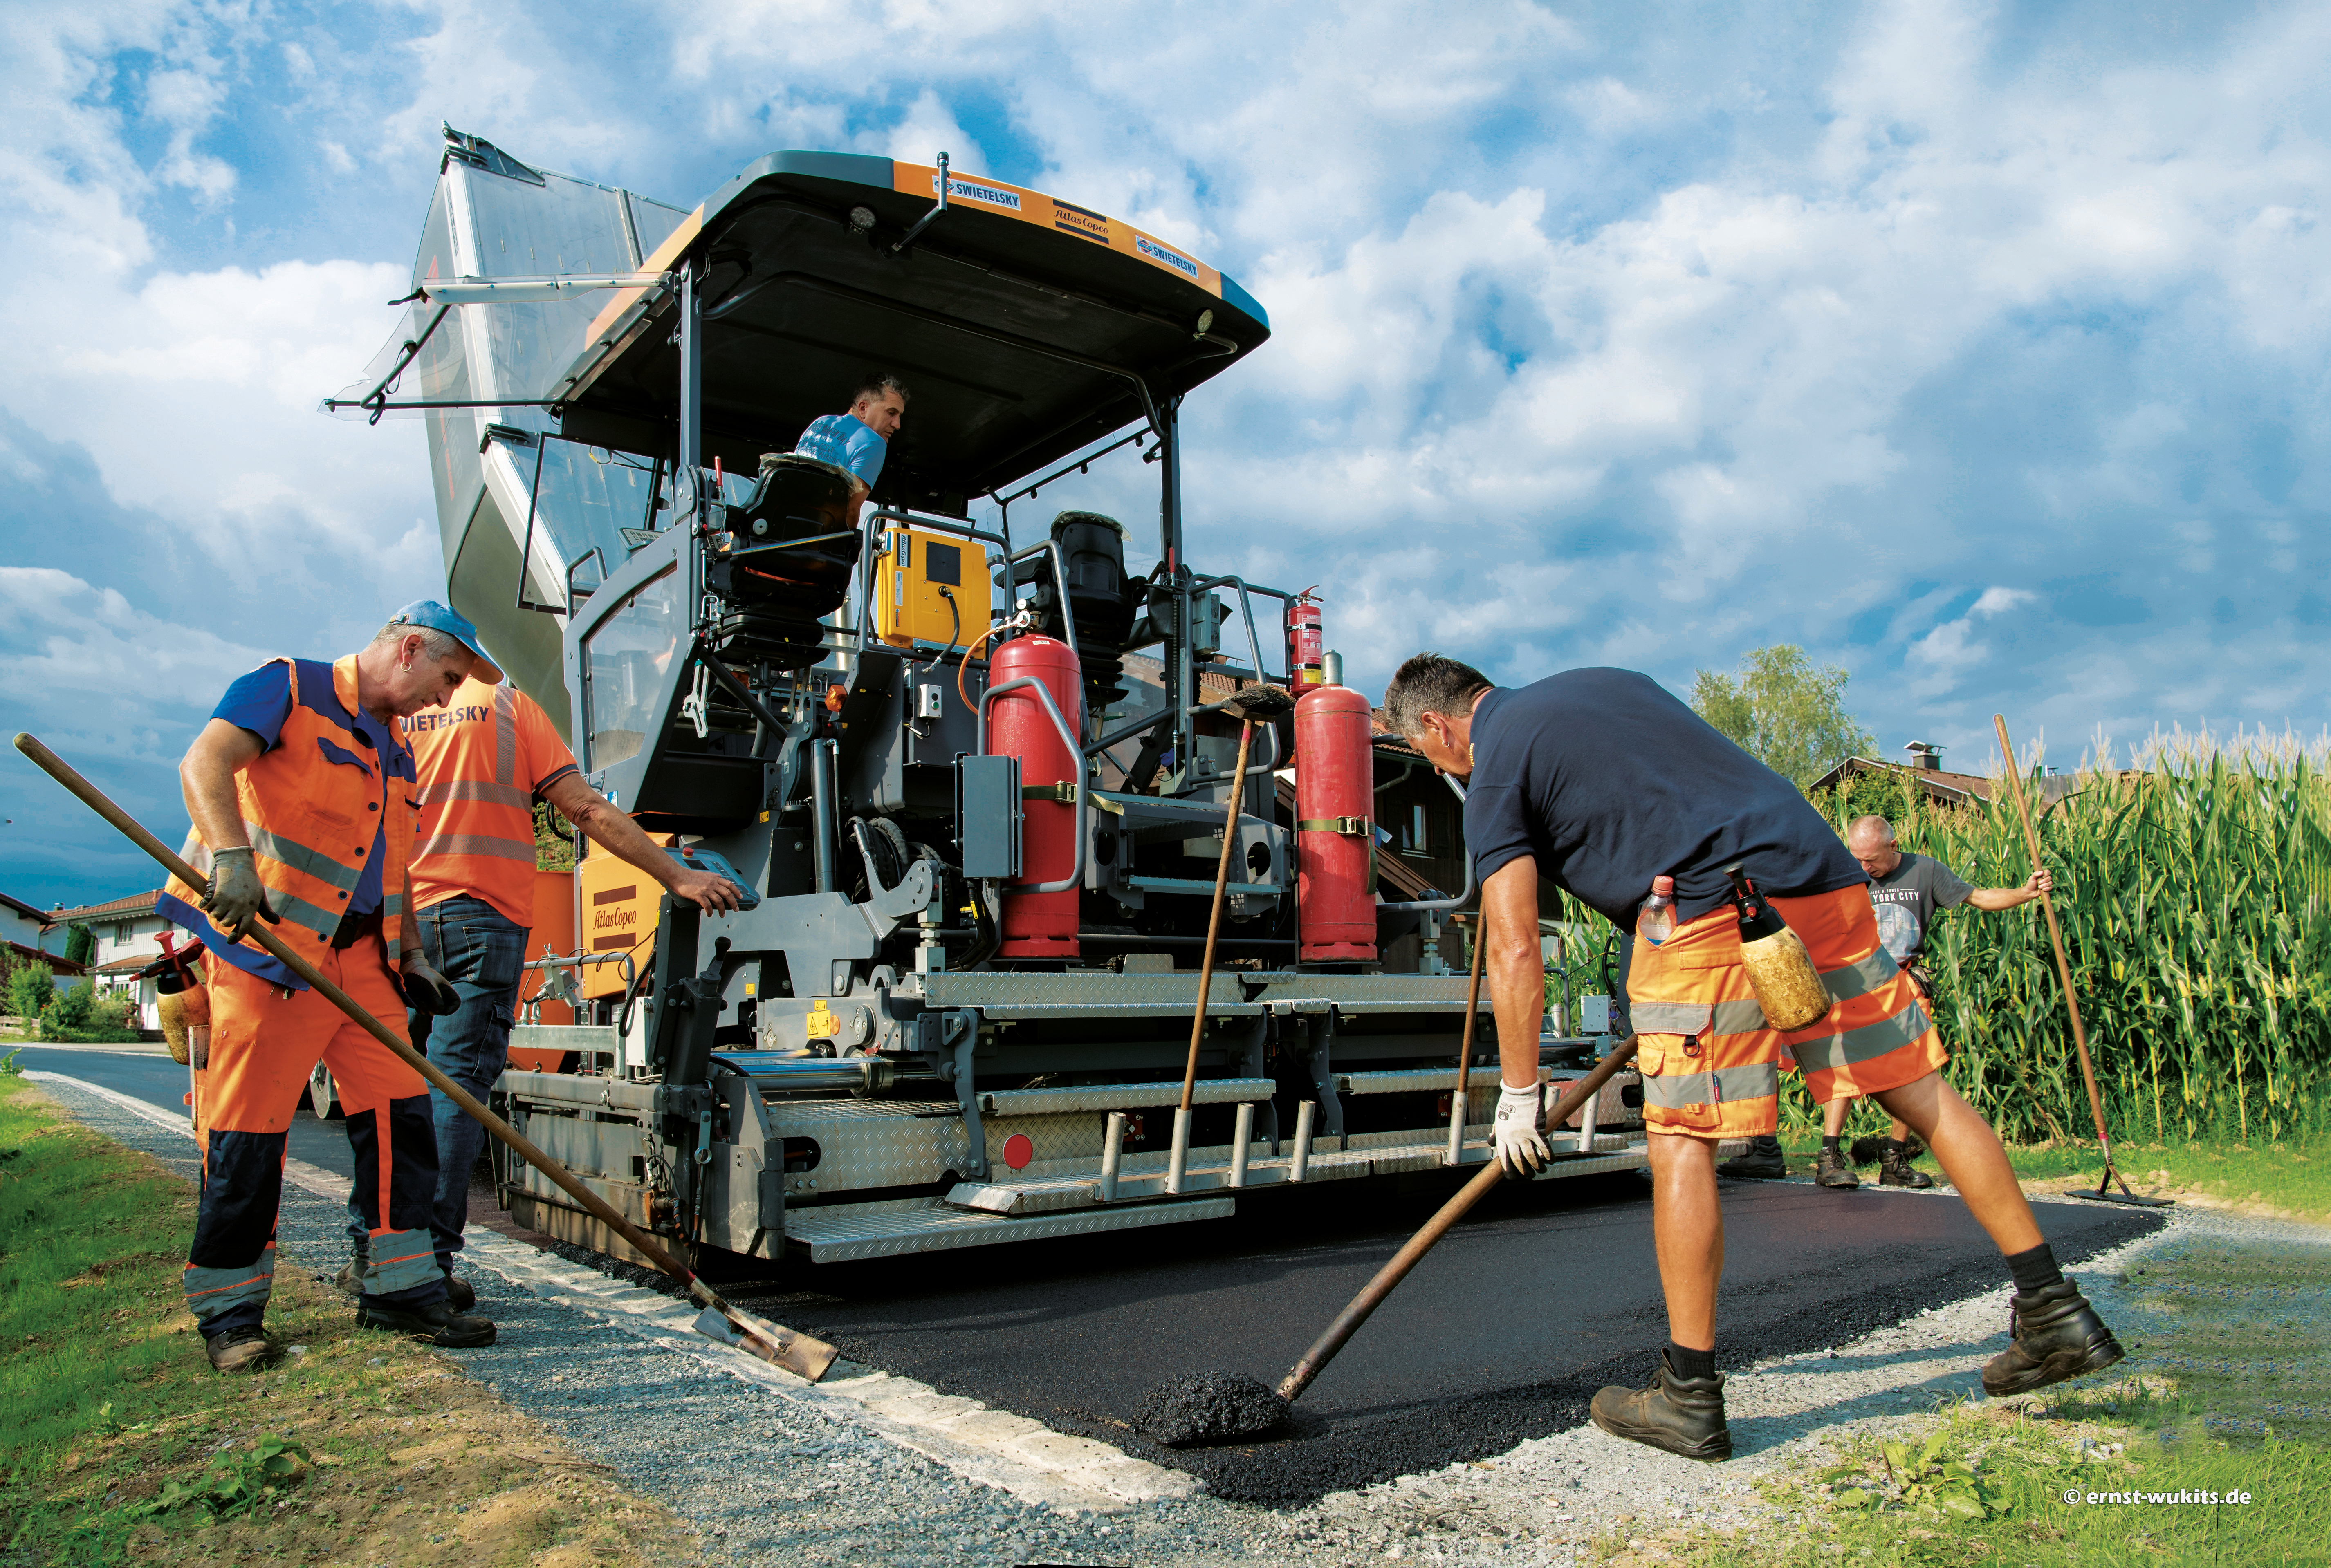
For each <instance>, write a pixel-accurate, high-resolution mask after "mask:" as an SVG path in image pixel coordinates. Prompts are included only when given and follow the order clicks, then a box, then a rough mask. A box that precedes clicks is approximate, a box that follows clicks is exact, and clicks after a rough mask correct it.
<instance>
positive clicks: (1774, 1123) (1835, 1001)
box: [1627, 887, 1950, 1138]
mask: <svg viewBox="0 0 2331 1568" xmlns="http://www.w3.org/2000/svg"><path fill="white" fill-rule="evenodd" d="M1772 905H1773V908H1774V911H1775V912H1777V913H1778V914H1779V915H1780V917H1781V918H1782V919H1784V920H1785V921H1787V922H1788V923H1789V927H1790V929H1791V930H1793V931H1794V932H1795V933H1796V934H1797V936H1799V937H1800V938H1801V939H1802V940H1803V942H1804V945H1805V948H1806V951H1808V952H1809V953H1811V954H1812V960H1813V967H1814V968H1815V969H1817V970H1819V971H1820V972H1821V977H1822V984H1824V985H1826V986H1827V987H1828V988H1829V993H1830V998H1831V1007H1830V1011H1829V1016H1827V1017H1826V1018H1824V1019H1822V1021H1821V1022H1819V1023H1816V1024H1814V1025H1813V1026H1812V1028H1810V1029H1800V1030H1796V1031H1792V1032H1790V1033H1786V1034H1784V1033H1782V1032H1781V1031H1778V1030H1776V1029H1773V1028H1770V1027H1769V1026H1767V1025H1766V1023H1765V1013H1764V1011H1763V1010H1762V1009H1761V1008H1759V1007H1758V1006H1757V1005H1756V993H1755V990H1754V989H1753V988H1751V987H1750V985H1749V984H1748V971H1747V969H1746V967H1745V966H1744V965H1742V963H1741V961H1740V924H1739V918H1738V917H1737V916H1736V914H1735V913H1734V912H1733V909H1732V907H1731V906H1730V905H1728V904H1727V905H1724V906H1722V907H1720V908H1715V909H1711V910H1709V911H1708V913H1707V914H1705V915H1701V916H1699V917H1697V918H1695V919H1692V920H1690V921H1689V922H1687V923H1686V924H1684V925H1682V926H1680V927H1677V928H1676V932H1675V935H1674V936H1670V937H1669V938H1668V939H1667V940H1666V941H1665V942H1662V943H1660V945H1659V946H1657V947H1654V946H1651V945H1650V944H1649V943H1647V942H1638V943H1637V944H1636V945H1635V948H1634V954H1633V956H1632V959H1631V960H1630V961H1629V965H1628V969H1627V1020H1628V1022H1630V1023H1632V1024H1633V1025H1634V1027H1635V1031H1636V1033H1637V1036H1638V1041H1639V1043H1638V1045H1637V1048H1636V1050H1637V1054H1636V1058H1635V1065H1636V1067H1637V1068H1638V1069H1640V1070H1641V1073H1642V1075H1643V1125H1644V1126H1645V1128H1646V1129H1647V1130H1649V1131H1651V1132H1654V1133H1680V1134H1684V1135H1686V1136H1691V1137H1699V1138H1743V1137H1754V1136H1757V1135H1759V1134H1763V1133H1769V1132H1772V1131H1774V1129H1775V1128H1777V1127H1778V1126H1780V1091H1781V1076H1780V1075H1781V1066H1782V1064H1783V1062H1784V1061H1787V1060H1793V1063H1794V1065H1796V1066H1797V1067H1799V1068H1802V1069H1803V1070H1804V1075H1805V1087H1806V1088H1808V1089H1809V1090H1811V1091H1812V1098H1814V1099H1815V1100H1816V1101H1819V1102H1821V1103H1822V1104H1827V1103H1828V1102H1829V1101H1831V1100H1833V1099H1844V1098H1849V1097H1851V1096H1854V1095H1871V1094H1880V1093H1883V1092H1884V1091H1885V1090H1887V1089H1889V1088H1901V1087H1902V1086H1903V1085H1904V1084H1908V1083H1916V1082H1917V1080H1918V1079H1921V1078H1924V1077H1925V1076H1926V1075H1927V1074H1928V1073H1930V1072H1934V1071H1936V1069H1939V1068H1941V1067H1942V1066H1943V1064H1944V1063H1946V1062H1947V1061H1948V1060H1950V1056H1949V1053H1948V1052H1946V1051H1945V1050H1944V1049H1943V1042H1942V1039H1941V1037H1940V1036H1939V1035H1937V1034H1936V1032H1935V1029H1934V1025H1933V1024H1932V1023H1931V1022H1929V1021H1928V1019H1927V1010H1926V1008H1925V1006H1924V1005H1923V1004H1922V1003H1921V1002H1920V1000H1919V997H1918V993H1917V989H1916V988H1915V987H1914V986H1913V985H1912V984H1911V983H1910V977H1909V976H1908V975H1907V974H1904V973H1903V972H1902V971H1901V969H1900V968H1899V967H1898V966H1897V965H1896V964H1895V962H1894V960H1893V958H1892V957H1891V956H1890V955H1889V954H1888V953H1887V951H1886V949H1885V948H1884V947H1882V946H1879V942H1878V920H1877V917H1875V916H1874V915H1872V914H1871V912H1870V889H1868V888H1866V887H1853V888H1840V889H1837V890H1836V891H1835V892H1833V893H1816V894H1813V895H1812V896H1810V897H1807V898H1774V899H1773V900H1772Z"/></svg>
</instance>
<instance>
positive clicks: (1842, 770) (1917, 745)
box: [1806, 740, 2132, 806]
mask: <svg viewBox="0 0 2331 1568" xmlns="http://www.w3.org/2000/svg"><path fill="white" fill-rule="evenodd" d="M1902 749H1903V750H1905V751H1907V752H1908V753H1909V754H1910V760H1909V761H1908V763H1892V762H1881V761H1879V759H1878V758H1876V757H1870V756H1850V757H1847V758H1846V759H1845V760H1844V761H1843V762H1841V763H1839V764H1838V765H1836V766H1835V767H1833V768H1831V769H1830V770H1829V772H1827V773H1825V774H1822V775H1821V777H1819V778H1817V779H1815V780H1813V782H1812V787H1811V788H1810V789H1809V790H1808V791H1807V792H1806V793H1808V794H1821V793H1822V791H1824V790H1834V789H1840V788H1842V787H1844V786H1845V785H1847V784H1851V782H1852V781H1853V780H1855V779H1857V778H1860V777H1863V776H1865V775H1868V774H1877V775H1879V776H1881V777H1885V778H1890V779H1894V780H1897V781H1898V782H1900V783H1903V784H1908V786H1910V787H1911V788H1913V789H1916V790H1917V792H1918V793H1919V794H1922V795H1924V796H1925V797H1926V799H1927V803H1928V804H1930V805H1944V806H1964V805H1971V804H1974V803H1976V802H1979V801H1988V800H1991V799H1993V796H1994V793H1995V792H1996V791H1997V790H1998V788H1999V782H2000V781H1999V778H1998V776H1997V775H1994V774H1974V773H1952V772H1950V771H1949V770H1947V769H1946V768H1945V767H1944V766H1943V748H1942V747H1941V746H1930V745H1928V744H1927V742H1925V741H1923V740H1914V741H1911V742H1910V743H1909V744H1908V745H1907V746H1904V747H1903V748H1902ZM2127 776H2132V775H2131V773H2130V770H2127V769H2114V770H2112V771H2111V772H2109V773H2107V774H2097V773H2088V772H2084V773H2049V774H2042V775H2041V777H2039V778H2037V779H2033V780H2031V782H2030V783H2029V784H2027V786H2026V788H2027V789H2028V790H2029V791H2030V794H2027V795H2026V796H2025V798H2026V799H2027V800H2029V801H2031V803H2032V804H2034V805H2035V806H2045V805H2053V804H2054V803H2056V802H2058V801H2060V800H2062V799H2063V798H2064V797H2065V796H2066V795H2069V794H2072V793H2073V792H2074V791H2075V790H2080V789H2086V788H2087V787H2088V785H2089V784H2094V783H2096V782H2097V780H2098V778H2099V777H2107V778H2121V777H2127Z"/></svg>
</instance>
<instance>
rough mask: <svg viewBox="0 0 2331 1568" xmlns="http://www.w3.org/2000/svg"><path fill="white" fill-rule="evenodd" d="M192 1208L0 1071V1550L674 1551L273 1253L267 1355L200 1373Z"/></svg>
mask: <svg viewBox="0 0 2331 1568" xmlns="http://www.w3.org/2000/svg"><path fill="white" fill-rule="evenodd" d="M194 1213H195V1203H194V1194H193V1193H192V1191H191V1189H190V1188H189V1187H188V1185H187V1183H185V1182H184V1181H182V1180H180V1179H179V1178H177V1177H176V1176H174V1175H172V1174H170V1173H169V1172H167V1171H166V1170H164V1169H163V1168H162V1167H161V1166H160V1165H159V1164H157V1163H156V1162H155V1161H153V1160H152V1159H150V1158H148V1157H147V1156H146V1155H141V1154H137V1153H134V1152H132V1151H130V1150H128V1149H124V1148H122V1147H121V1146H120V1145H117V1144H114V1143H111V1142H109V1140H107V1139H105V1138H103V1137H100V1136H98V1135H96V1134H94V1133H92V1132H90V1131H89V1130H88V1129H86V1128H84V1127H81V1126H78V1125H77V1124H75V1123H73V1122H72V1121H71V1120H70V1119H68V1118H67V1117H63V1116H62V1115H61V1114H60V1113H59V1112H58V1111H57V1110H56V1109H55V1108H54V1107H52V1105H50V1104H48V1103H47V1102H46V1101H45V1100H44V1099H43V1097H42V1096H41V1095H40V1094H39V1093H38V1092H37V1090H34V1089H33V1088H32V1087H31V1086H29V1085H27V1084H26V1083H25V1082H24V1079H22V1078H21V1077H14V1076H9V1075H6V1074H0V1345H5V1355H0V1430H5V1431H6V1432H7V1433H8V1440H7V1442H6V1444H5V1448H0V1563H6V1564H9V1565H11V1568H13V1565H14V1564H17V1563H24V1564H27V1565H30V1564H47V1563H58V1564H62V1563H71V1564H74V1565H75V1568H81V1565H83V1564H91V1565H94V1564H109V1563H130V1562H135V1563H140V1564H149V1563H152V1564H172V1565H176V1564H184V1565H187V1568H196V1565H199V1568H209V1565H210V1564H213V1563H227V1562H242V1561H258V1560H280V1561H285V1562H330V1563H365V1564H375V1563H379V1564H395V1565H397V1568H404V1565H406V1564H414V1565H419V1564H424V1563H425V1564H432V1565H434V1564H441V1563H462V1564H464V1565H465V1568H520V1565H522V1564H532V1563H538V1562H542V1561H544V1560H546V1554H548V1555H549V1556H550V1557H552V1558H554V1559H555V1560H557V1561H560V1562H573V1563H596V1564H603V1565H606V1568H652V1565H661V1564H669V1563H675V1562H678V1561H680V1560H682V1559H686V1560H690V1561H693V1560H694V1551H693V1548H692V1546H691V1544H690V1543H691V1541H692V1537H691V1536H690V1534H689V1532H688V1530H687V1529H686V1527H685V1526H683V1525H680V1522H679V1521H678V1520H677V1519H675V1518H673V1517H672V1516H671V1514H670V1513H669V1512H668V1511H667V1510H664V1509H662V1508H661V1507H660V1506H657V1505H654V1504H652V1503H648V1502H646V1501H644V1500H643V1499H641V1498H639V1497H635V1496H633V1495H632V1494H630V1493H627V1492H626V1491H624V1490H623V1488H622V1487H620V1486H618V1485H616V1484H615V1483H614V1478H612V1477H611V1476H595V1475H591V1474H589V1472H590V1471H592V1470H594V1469H604V1467H600V1466H595V1465H593V1464H592V1463H591V1461H589V1460H587V1459H583V1458H582V1457H581V1456H577V1455H576V1454H574V1453H573V1452H572V1451H571V1450H569V1449H566V1446H565V1445H564V1444H563V1443H562V1442H560V1441H559V1440H557V1438H556V1437H555V1436H554V1435H553V1434H551V1433H549V1432H548V1431H546V1430H543V1429H542V1428H541V1427H540V1426H539V1425H538V1424H537V1423H534V1422H532V1421H528V1420H527V1419H526V1418H525V1417H523V1416H520V1415H519V1414H518V1412H516V1411H513V1410H511V1409H510V1408H509V1406H507V1405H505V1404H503V1403H502V1402H500V1401H499V1398H498V1397H497V1396H496V1395H495V1394H494V1393H493V1392H492V1391H491V1390H490V1389H487V1388H485V1387H483V1386H482V1385H480V1384H479V1383H473V1382H471V1380H469V1379H468V1378H466V1377H464V1376H462V1375H461V1372H460V1369H459V1368H458V1367H457V1366H455V1365H454V1364H452V1362H450V1361H449V1360H448V1359H447V1358H445V1357H443V1356H442V1355H440V1354H438V1353H436V1352H434V1351H433V1350H430V1349H428V1348H426V1347H425V1346H423V1345H418V1344H415V1343H414V1342H413V1341H410V1340H407V1339H405V1338H404V1337H402V1336H400V1335H391V1334H381V1333H377V1332H373V1331H369V1330H362V1329H358V1328H357V1327H356V1326H355V1316H356V1315H355V1314H354V1313H353V1312H352V1311H350V1310H349V1307H348V1304H347V1301H346V1300H345V1299H344V1298H342V1297H338V1296H337V1295H335V1294H334V1293H333V1291H332V1289H331V1288H330V1286H329V1284H328V1282H327V1281H325V1280H324V1279H322V1278H320V1277H319V1276H316V1275H314V1274H311V1273H308V1272H306V1271H303V1270H302V1269H300V1268H299V1267H298V1266H296V1265H292V1264H288V1263H287V1264H285V1265H283V1266H281V1267H279V1268H278V1269H277V1272H276V1277H275V1291H274V1298H273V1299H272V1301H271V1302H270V1304H269V1307H268V1329H269V1332H270V1335H271V1337H272V1338H273V1339H274V1340H275V1341H276V1342H277V1345H278V1346H279V1348H281V1349H282V1352H283V1354H281V1357H280V1359H278V1360H277V1361H276V1362H275V1363H274V1364H272V1365H271V1367H269V1368H268V1369H267V1370H265V1371H264V1372H262V1373H245V1374H239V1375H237V1376H234V1377H222V1376H221V1375H219V1374H218V1373H214V1372H213V1371H212V1370H211V1367H210V1364H209V1362H208V1360H207V1359H206V1358H205V1356H204V1354H203V1349H202V1343H201V1340H200V1337H199V1336H198V1335H196V1334H195V1327H194V1320H193V1318H192V1317H190V1316H188V1315H187V1313H186V1306H185V1302H184V1299H183V1297H181V1294H180V1278H179V1273H180V1269H181V1267H182V1260H183V1259H184V1258H185V1257H186V1239H187V1236H188V1234H189V1233H190V1231H192V1229H193V1224H194ZM293 1345H297V1346H298V1347H299V1348H300V1351H301V1352H302V1353H303V1354H290V1348H289V1347H290V1346H293ZM578 1471H580V1472H582V1473H581V1474H579V1475H578Z"/></svg>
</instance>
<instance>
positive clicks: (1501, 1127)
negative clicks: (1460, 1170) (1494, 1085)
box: [1496, 1084, 1554, 1181]
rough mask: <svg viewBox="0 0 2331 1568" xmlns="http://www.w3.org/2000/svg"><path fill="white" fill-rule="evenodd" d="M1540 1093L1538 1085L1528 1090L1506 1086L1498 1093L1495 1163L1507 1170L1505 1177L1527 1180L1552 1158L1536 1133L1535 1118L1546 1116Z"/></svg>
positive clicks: (1543, 1168) (1544, 1141) (1544, 1138)
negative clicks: (1496, 1157)
mask: <svg viewBox="0 0 2331 1568" xmlns="http://www.w3.org/2000/svg"><path fill="white" fill-rule="evenodd" d="M1542 1093H1543V1091H1542V1090H1541V1089H1540V1088H1539V1086H1538V1085H1537V1084H1532V1085H1530V1086H1529V1087H1528V1088H1514V1087H1513V1085H1511V1084H1506V1085H1503V1086H1501V1087H1500V1088H1499V1090H1498V1118H1497V1123H1496V1126H1497V1134H1498V1164H1501V1165H1503V1166H1504V1167H1505V1168H1506V1174H1507V1175H1508V1176H1513V1177H1516V1178H1518V1179H1520V1180H1525V1181H1527V1179H1528V1178H1530V1177H1532V1176H1535V1175H1537V1174H1538V1173H1539V1172H1540V1171H1543V1170H1545V1169H1546V1164H1547V1163H1548V1162H1549V1161H1551V1160H1552V1159H1553V1158H1554V1150H1553V1149H1551V1148H1549V1147H1548V1146H1547V1145H1546V1136H1545V1135H1544V1134H1542V1133H1540V1132H1539V1131H1538V1130H1537V1124H1538V1118H1539V1117H1540V1116H1542V1115H1544V1114H1545V1105H1544V1102H1543V1101H1542V1099H1541V1098H1539V1097H1540V1095H1541V1094H1542Z"/></svg>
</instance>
